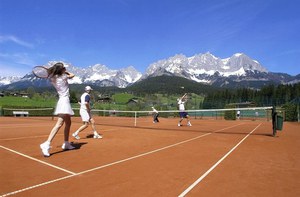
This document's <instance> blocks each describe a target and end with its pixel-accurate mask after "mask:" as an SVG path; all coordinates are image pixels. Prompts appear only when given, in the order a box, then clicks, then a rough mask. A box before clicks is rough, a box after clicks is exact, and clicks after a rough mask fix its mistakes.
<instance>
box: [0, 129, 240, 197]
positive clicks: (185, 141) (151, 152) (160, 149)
mask: <svg viewBox="0 0 300 197" xmlns="http://www.w3.org/2000/svg"><path fill="white" fill-rule="evenodd" d="M242 124H244V123H241V124H238V125H234V126H230V127H227V128H223V129H219V130H216V131H213V132H210V133H206V134H203V135H200V136H197V137H194V138H191V139H188V140H184V141H181V142H178V143H175V144H172V145H169V146H165V147H162V148H159V149H156V150H153V151H150V152H146V153H142V154H139V155H136V156H133V157H129V158H127V159H122V160H119V161H116V162H112V163H109V164H105V165H102V166H99V167H96V168H93V169H89V170H85V171H82V172H79V173H74V174H72V175H69V176H65V177H61V178H58V179H54V180H51V181H47V182H44V183H41V184H37V185H33V186H30V187H27V188H23V189H20V190H17V191H14V192H10V193H6V194H4V195H2V196H1V197H4V196H9V195H13V194H17V193H20V192H24V191H27V190H31V189H34V188H37V187H41V186H44V185H48V184H51V183H54V182H58V181H61V180H64V179H68V178H71V177H73V176H77V175H82V174H85V173H88V172H92V171H95V170H99V169H102V168H106V167H109V166H113V165H116V164H119V163H123V162H126V161H129V160H133V159H136V158H139V157H143V156H146V155H149V154H153V153H156V152H159V151H162V150H165V149H168V148H172V147H175V146H178V145H180V144H184V143H187V142H190V141H193V140H196V139H199V138H201V137H205V136H208V135H211V134H213V133H214V132H219V131H223V130H226V129H230V128H233V127H237V126H239V125H242Z"/></svg>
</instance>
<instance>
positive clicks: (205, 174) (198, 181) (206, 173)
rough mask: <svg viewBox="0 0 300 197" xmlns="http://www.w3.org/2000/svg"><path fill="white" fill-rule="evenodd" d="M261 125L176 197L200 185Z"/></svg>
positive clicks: (181, 196)
mask: <svg viewBox="0 0 300 197" xmlns="http://www.w3.org/2000/svg"><path fill="white" fill-rule="evenodd" d="M261 124H262V123H260V124H259V125H258V126H256V127H255V128H254V129H253V130H252V131H251V132H250V133H248V135H246V136H245V137H244V138H243V139H242V140H241V141H240V142H239V143H237V145H235V146H234V147H233V148H232V149H231V150H230V151H229V152H228V153H227V154H226V155H224V156H223V157H222V158H221V159H220V160H219V161H218V162H217V163H215V164H214V165H213V166H212V167H211V168H210V169H209V170H207V171H206V172H205V173H204V174H203V175H202V176H201V177H200V178H199V179H197V180H196V181H195V182H194V183H193V184H192V185H191V186H189V187H188V188H187V189H186V190H185V191H184V192H182V193H181V194H180V195H179V196H178V197H184V196H185V195H186V194H187V193H189V192H190V191H191V190H192V189H193V188H194V187H195V186H196V185H197V184H198V183H200V182H201V181H202V180H203V179H204V178H205V177H206V176H207V175H208V174H209V173H210V172H211V171H213V170H214V169H215V168H216V167H217V166H218V165H219V164H220V163H221V162H222V161H223V160H224V159H225V158H226V157H228V156H229V155H230V154H231V153H232V152H233V151H234V150H235V149H236V148H237V147H238V146H239V145H240V144H241V143H242V142H243V141H244V140H245V139H247V138H248V137H249V136H250V135H251V134H252V133H253V132H254V131H255V130H256V129H257V128H258V127H259V126H260V125H261Z"/></svg>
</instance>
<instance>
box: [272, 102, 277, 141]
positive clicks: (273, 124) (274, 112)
mask: <svg viewBox="0 0 300 197" xmlns="http://www.w3.org/2000/svg"><path fill="white" fill-rule="evenodd" d="M276 119H277V112H276V109H275V106H274V105H273V107H272V127H273V137H275V136H276V132H277V130H276Z"/></svg>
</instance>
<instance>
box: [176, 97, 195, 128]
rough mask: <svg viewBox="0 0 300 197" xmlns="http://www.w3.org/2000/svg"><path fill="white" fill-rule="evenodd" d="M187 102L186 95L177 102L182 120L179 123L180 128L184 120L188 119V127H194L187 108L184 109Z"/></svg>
mask: <svg viewBox="0 0 300 197" xmlns="http://www.w3.org/2000/svg"><path fill="white" fill-rule="evenodd" d="M186 101H187V99H186V93H185V94H184V95H183V96H182V97H181V98H178V99H177V102H178V107H179V116H180V120H179V122H178V126H179V127H180V126H182V124H181V122H182V120H183V119H184V118H186V119H187V125H188V126H192V124H191V122H190V119H189V115H188V113H187V112H186V111H185V107H184V104H185V102H186Z"/></svg>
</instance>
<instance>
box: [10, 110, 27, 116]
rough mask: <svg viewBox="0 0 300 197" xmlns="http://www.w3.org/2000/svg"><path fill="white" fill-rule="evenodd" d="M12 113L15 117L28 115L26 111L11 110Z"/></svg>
mask: <svg viewBox="0 0 300 197" xmlns="http://www.w3.org/2000/svg"><path fill="white" fill-rule="evenodd" d="M13 115H14V116H15V117H17V116H23V117H25V116H29V112H28V111H13Z"/></svg>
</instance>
